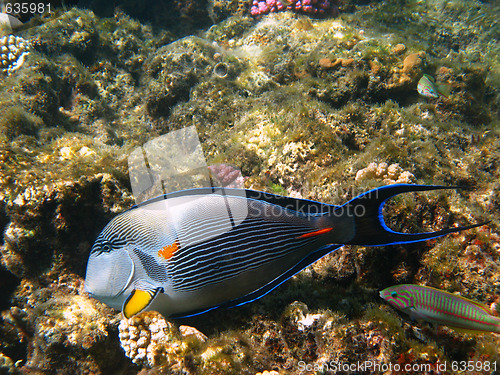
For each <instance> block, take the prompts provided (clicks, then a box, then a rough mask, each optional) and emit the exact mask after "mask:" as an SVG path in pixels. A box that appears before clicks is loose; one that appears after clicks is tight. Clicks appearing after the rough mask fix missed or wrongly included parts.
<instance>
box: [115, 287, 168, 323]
mask: <svg viewBox="0 0 500 375" xmlns="http://www.w3.org/2000/svg"><path fill="white" fill-rule="evenodd" d="M160 291H161V288H156V289H146V290H140V289H134V290H133V291H132V293H130V296H128V298H127V300H126V301H125V303H124V304H123V308H122V312H123V316H125V318H127V319H128V318H130V317H132V316H134V315H136V314H138V313H140V312H141V311H142V310H144V309H145V308H146V307H148V306H149V305H150V304H151V302H153V300H154V299H155V297H156V296H157V295H158V293H159V292H160Z"/></svg>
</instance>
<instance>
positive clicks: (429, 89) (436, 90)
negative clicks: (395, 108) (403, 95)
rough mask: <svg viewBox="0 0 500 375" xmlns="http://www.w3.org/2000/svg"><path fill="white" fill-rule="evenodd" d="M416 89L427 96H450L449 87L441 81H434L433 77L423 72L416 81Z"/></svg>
mask: <svg viewBox="0 0 500 375" xmlns="http://www.w3.org/2000/svg"><path fill="white" fill-rule="evenodd" d="M417 91H418V93H419V94H420V95H422V96H425V97H427V98H438V97H439V96H440V95H441V96H443V97H445V98H448V97H449V96H450V93H449V87H448V86H447V85H445V84H442V83H436V81H435V80H434V78H432V77H431V76H430V75H428V74H424V75H423V76H422V78H420V80H419V81H418V84H417Z"/></svg>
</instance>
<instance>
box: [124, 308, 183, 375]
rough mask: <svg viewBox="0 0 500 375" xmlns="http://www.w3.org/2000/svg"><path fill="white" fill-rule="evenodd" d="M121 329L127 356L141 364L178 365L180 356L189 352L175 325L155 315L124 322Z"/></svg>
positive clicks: (144, 314)
mask: <svg viewBox="0 0 500 375" xmlns="http://www.w3.org/2000/svg"><path fill="white" fill-rule="evenodd" d="M118 330H119V332H120V333H119V337H120V342H121V346H122V348H123V350H125V355H126V356H127V357H129V358H130V359H131V360H132V362H134V363H137V364H140V365H145V366H148V367H154V366H157V365H160V364H161V365H168V366H175V363H176V362H179V361H181V356H180V354H181V353H182V352H184V351H185V350H186V347H185V345H183V343H182V341H181V340H180V334H179V332H177V331H176V328H174V326H173V325H172V323H169V322H167V321H166V320H165V318H164V317H163V316H161V315H160V314H158V313H155V312H148V313H143V314H141V315H140V316H135V317H133V318H130V319H122V320H121V322H120V325H119V326H118Z"/></svg>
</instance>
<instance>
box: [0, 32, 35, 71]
mask: <svg viewBox="0 0 500 375" xmlns="http://www.w3.org/2000/svg"><path fill="white" fill-rule="evenodd" d="M28 53H29V43H28V41H26V40H24V39H23V38H21V37H20V36H14V35H6V36H4V37H2V38H0V69H1V70H2V72H4V73H7V74H10V73H12V72H14V71H16V70H17V69H19V68H20V67H21V66H22V65H23V64H24V59H25V57H26V56H27V55H28Z"/></svg>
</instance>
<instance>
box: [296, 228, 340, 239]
mask: <svg viewBox="0 0 500 375" xmlns="http://www.w3.org/2000/svg"><path fill="white" fill-rule="evenodd" d="M332 230H333V228H323V229H320V230H316V231H314V232H309V233H306V234H303V235H301V236H298V237H297V238H309V237H314V236H319V235H321V234H325V233H328V232H330V231H332Z"/></svg>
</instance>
